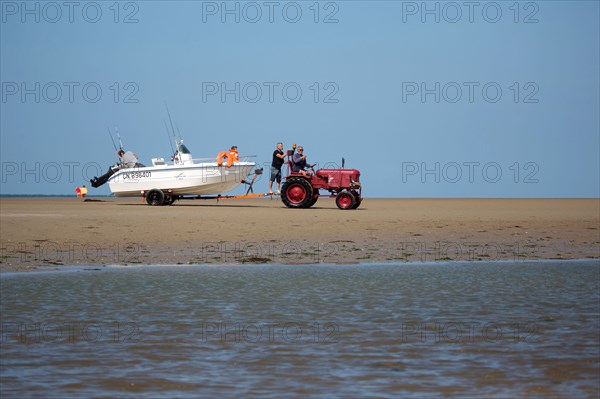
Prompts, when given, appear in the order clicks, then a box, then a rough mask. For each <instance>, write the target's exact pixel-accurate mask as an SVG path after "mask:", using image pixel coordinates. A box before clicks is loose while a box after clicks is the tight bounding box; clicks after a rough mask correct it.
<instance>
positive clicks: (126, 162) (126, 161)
mask: <svg viewBox="0 0 600 399" xmlns="http://www.w3.org/2000/svg"><path fill="white" fill-rule="evenodd" d="M117 155H119V158H121V168H135V167H142V166H144V165H142V164H140V163H139V162H138V160H139V158H138V156H137V155H135V154H134V153H133V152H131V151H125V150H122V149H121V150H119V152H118V153H117Z"/></svg>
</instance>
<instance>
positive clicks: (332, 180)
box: [281, 169, 362, 209]
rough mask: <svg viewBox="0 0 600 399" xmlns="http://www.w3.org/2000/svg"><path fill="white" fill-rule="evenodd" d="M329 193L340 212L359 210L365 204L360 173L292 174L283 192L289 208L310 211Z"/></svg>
mask: <svg viewBox="0 0 600 399" xmlns="http://www.w3.org/2000/svg"><path fill="white" fill-rule="evenodd" d="M319 190H327V191H328V192H329V195H328V196H329V197H335V202H336V205H337V206H338V208H340V209H356V208H358V207H359V206H360V204H361V202H362V187H361V184H360V172H359V171H358V170H357V169H319V170H317V171H316V172H315V173H313V174H312V175H311V176H305V175H303V174H301V173H297V172H292V173H291V174H290V175H288V176H287V177H286V180H285V182H284V183H283V186H282V188H281V200H282V201H283V203H284V204H285V205H286V206H287V207H289V208H310V207H311V206H313V205H314V204H315V203H316V202H317V200H318V199H319V196H321V194H320V193H319Z"/></svg>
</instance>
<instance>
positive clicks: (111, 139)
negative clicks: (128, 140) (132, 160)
mask: <svg viewBox="0 0 600 399" xmlns="http://www.w3.org/2000/svg"><path fill="white" fill-rule="evenodd" d="M106 129H107V130H108V136H109V137H110V141H112V145H113V148H114V149H115V152H116V153H117V154H118V153H119V150H117V144H116V143H115V139H114V138H113V136H112V134H111V132H110V127H108V126H107V127H106ZM117 158H118V157H117ZM118 162H120V160H118Z"/></svg>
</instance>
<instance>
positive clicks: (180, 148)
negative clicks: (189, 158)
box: [179, 144, 191, 154]
mask: <svg viewBox="0 0 600 399" xmlns="http://www.w3.org/2000/svg"><path fill="white" fill-rule="evenodd" d="M179 152H180V153H182V154H191V152H190V150H188V149H187V147H186V146H185V145H184V144H179Z"/></svg>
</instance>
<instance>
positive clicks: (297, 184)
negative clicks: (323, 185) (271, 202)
mask: <svg viewBox="0 0 600 399" xmlns="http://www.w3.org/2000/svg"><path fill="white" fill-rule="evenodd" d="M312 200H313V188H312V186H311V185H310V182H309V181H308V180H307V179H305V178H304V177H290V178H288V179H287V180H286V181H285V183H283V187H281V201H282V202H283V203H284V204H285V206H287V207H288V208H308V207H309V206H310V203H311V201H312Z"/></svg>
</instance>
